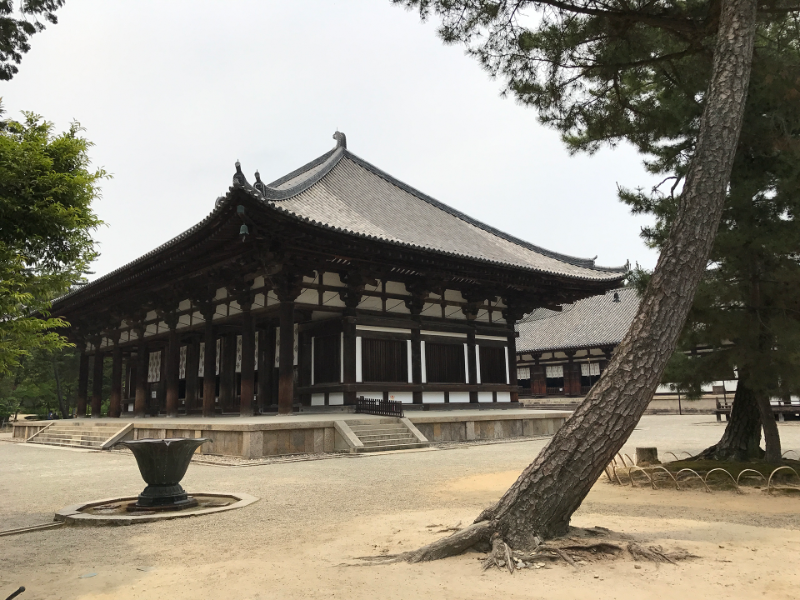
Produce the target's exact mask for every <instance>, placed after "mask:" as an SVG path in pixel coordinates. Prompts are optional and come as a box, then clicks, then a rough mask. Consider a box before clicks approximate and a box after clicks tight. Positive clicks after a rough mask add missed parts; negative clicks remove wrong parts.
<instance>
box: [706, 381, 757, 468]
mask: <svg viewBox="0 0 800 600" xmlns="http://www.w3.org/2000/svg"><path fill="white" fill-rule="evenodd" d="M760 445H761V415H760V413H759V410H758V404H757V402H756V397H755V394H754V393H753V391H752V390H751V389H750V388H749V387H748V384H747V381H745V380H744V379H743V378H742V377H740V378H739V382H738V385H737V386H736V395H735V396H734V397H733V407H732V408H731V417H730V420H729V421H728V424H727V425H726V426H725V433H723V434H722V437H721V438H720V440H719V441H718V442H717V443H716V444H714V445H713V446H710V447H708V448H706V449H705V450H703V451H702V452H701V453H700V454H698V455H697V456H695V457H694V458H696V459H709V460H750V459H751V458H761V457H762V456H763V454H764V453H763V451H762V450H761V446H760Z"/></svg>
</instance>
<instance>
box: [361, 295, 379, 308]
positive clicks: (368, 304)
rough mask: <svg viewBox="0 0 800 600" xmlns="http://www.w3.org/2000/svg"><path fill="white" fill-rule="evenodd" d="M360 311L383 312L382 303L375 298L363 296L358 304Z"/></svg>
mask: <svg viewBox="0 0 800 600" xmlns="http://www.w3.org/2000/svg"><path fill="white" fill-rule="evenodd" d="M358 308H360V309H361V310H377V311H382V310H383V301H382V300H381V299H380V298H377V297H375V296H364V297H363V298H362V299H361V302H359V304H358Z"/></svg>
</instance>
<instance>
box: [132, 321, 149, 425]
mask: <svg viewBox="0 0 800 600" xmlns="http://www.w3.org/2000/svg"><path fill="white" fill-rule="evenodd" d="M138 333H139V343H138V344H137V347H136V348H137V349H136V397H135V398H134V401H133V416H134V417H144V416H145V413H146V412H147V396H148V389H147V370H148V368H149V366H150V365H149V361H150V355H149V354H148V352H147V342H145V341H144V328H143V327H142V328H140V329H139V330H138Z"/></svg>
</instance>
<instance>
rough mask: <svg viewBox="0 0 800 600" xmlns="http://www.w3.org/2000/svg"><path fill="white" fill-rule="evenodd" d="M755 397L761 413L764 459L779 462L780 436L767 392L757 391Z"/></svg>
mask: <svg viewBox="0 0 800 600" xmlns="http://www.w3.org/2000/svg"><path fill="white" fill-rule="evenodd" d="M755 398H756V405H757V406H758V412H759V414H760V415H761V427H763V429H764V447H765V448H766V452H765V454H764V460H765V461H767V462H768V463H773V464H779V463H780V462H781V436H780V434H779V433H778V424H777V423H776V422H775V415H773V414H772V406H770V403H769V394H768V393H766V392H757V393H756V394H755Z"/></svg>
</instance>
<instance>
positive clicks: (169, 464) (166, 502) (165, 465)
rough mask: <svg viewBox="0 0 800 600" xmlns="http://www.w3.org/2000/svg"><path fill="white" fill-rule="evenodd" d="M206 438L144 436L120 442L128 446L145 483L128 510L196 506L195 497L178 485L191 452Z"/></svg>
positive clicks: (187, 464) (172, 508) (184, 472)
mask: <svg viewBox="0 0 800 600" xmlns="http://www.w3.org/2000/svg"><path fill="white" fill-rule="evenodd" d="M208 441H210V440H209V439H208V438H169V439H164V440H160V439H145V440H132V441H127V442H120V444H121V445H122V446H125V447H127V448H130V450H131V452H133V455H134V456H135V457H136V462H137V464H138V465H139V472H140V473H141V474H142V479H144V480H145V483H147V487H146V488H144V491H142V493H141V494H139V498H138V500H137V501H136V502H135V503H133V504H131V505H129V506H128V510H131V511H136V510H180V509H182V508H189V507H191V506H196V505H197V501H196V500H195V499H194V498H192V497H191V496H189V495H188V494H187V493H186V492H185V491H184V489H183V488H182V487H181V485H180V481H181V479H183V476H184V475H186V469H188V468H189V462H191V460H192V454H194V452H195V450H197V448H199V447H200V446H201V445H202V444H203V443H205V442H208Z"/></svg>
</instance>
